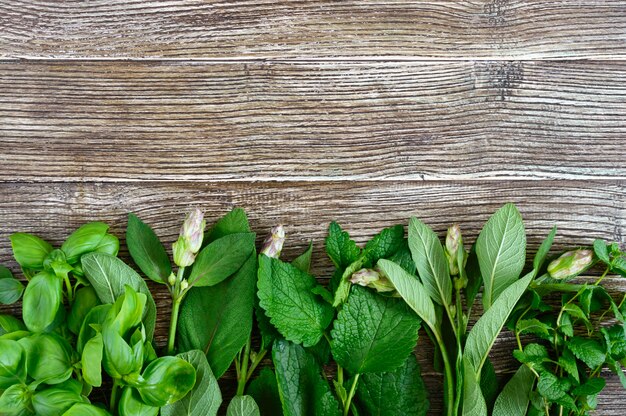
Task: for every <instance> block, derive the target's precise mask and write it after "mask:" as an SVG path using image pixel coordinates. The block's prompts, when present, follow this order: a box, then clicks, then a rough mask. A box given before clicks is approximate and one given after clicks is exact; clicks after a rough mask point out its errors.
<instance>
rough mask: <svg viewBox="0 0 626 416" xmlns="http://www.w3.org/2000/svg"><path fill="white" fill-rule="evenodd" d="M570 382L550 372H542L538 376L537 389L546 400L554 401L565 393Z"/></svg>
mask: <svg viewBox="0 0 626 416" xmlns="http://www.w3.org/2000/svg"><path fill="white" fill-rule="evenodd" d="M570 386H571V384H570V383H569V382H568V381H567V379H564V378H558V377H557V376H555V375H554V374H552V373H550V372H543V373H541V375H540V376H539V382H538V383H537V390H538V391H539V393H540V394H541V395H542V396H543V397H545V398H546V399H548V400H551V401H555V400H557V399H560V398H561V397H563V396H565V395H566V394H567V391H568V390H569V388H570Z"/></svg>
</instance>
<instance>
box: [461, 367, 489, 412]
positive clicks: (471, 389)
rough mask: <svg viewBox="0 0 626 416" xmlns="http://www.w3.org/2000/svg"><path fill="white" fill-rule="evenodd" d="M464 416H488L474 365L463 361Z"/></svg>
mask: <svg viewBox="0 0 626 416" xmlns="http://www.w3.org/2000/svg"><path fill="white" fill-rule="evenodd" d="M462 362H463V370H464V371H463V416H487V403H485V398H484V397H483V393H482V391H481V390H480V384H479V381H478V380H479V376H478V375H477V374H476V373H475V372H474V367H473V365H472V364H471V363H470V362H469V361H468V360H466V359H465V358H464V359H463V361H462Z"/></svg>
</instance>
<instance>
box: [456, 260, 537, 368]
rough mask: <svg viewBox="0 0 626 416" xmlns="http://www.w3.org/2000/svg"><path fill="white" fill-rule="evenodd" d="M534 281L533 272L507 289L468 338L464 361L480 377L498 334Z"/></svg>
mask: <svg viewBox="0 0 626 416" xmlns="http://www.w3.org/2000/svg"><path fill="white" fill-rule="evenodd" d="M532 279H533V274H532V272H531V273H529V274H527V275H526V277H524V278H522V279H520V280H518V281H516V282H515V283H513V284H512V285H510V286H509V287H507V288H506V289H505V290H504V291H503V292H502V294H501V295H500V296H499V297H498V299H497V300H496V301H495V303H494V304H493V305H492V307H491V308H489V310H487V312H485V313H484V314H483V316H481V317H480V319H479V320H478V322H476V324H475V325H474V327H473V328H472V330H471V331H470V333H469V335H468V336H467V340H466V342H465V350H464V353H463V359H464V360H466V361H467V362H468V363H469V364H471V366H472V370H473V372H474V373H476V374H477V375H478V376H480V371H481V369H482V366H483V364H484V363H485V360H486V359H487V356H488V355H489V351H490V350H491V347H492V346H493V344H494V342H495V341H496V338H497V337H498V334H499V333H500V331H501V330H502V327H503V326H504V324H505V323H506V320H507V319H508V317H509V315H510V314H511V312H512V311H513V308H514V307H515V305H516V304H517V301H518V300H519V299H520V298H521V297H522V295H523V294H524V292H525V291H526V288H527V287H528V285H529V283H530V281H531V280H532Z"/></svg>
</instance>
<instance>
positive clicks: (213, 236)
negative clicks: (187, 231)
mask: <svg viewBox="0 0 626 416" xmlns="http://www.w3.org/2000/svg"><path fill="white" fill-rule="evenodd" d="M249 232H250V224H249V223H248V216H247V215H246V211H244V210H243V209H242V208H233V209H232V210H231V211H230V212H228V213H227V214H226V215H224V216H223V217H222V218H220V219H219V220H218V221H217V222H216V223H215V225H213V227H211V229H210V230H209V231H207V232H206V233H204V240H203V244H202V245H203V246H204V245H206V244H209V243H211V242H213V241H215V240H217V239H218V238H222V237H224V236H226V235H229V234H238V233H249ZM205 243H206V244H205Z"/></svg>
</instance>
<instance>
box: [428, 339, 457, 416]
mask: <svg viewBox="0 0 626 416" xmlns="http://www.w3.org/2000/svg"><path fill="white" fill-rule="evenodd" d="M433 335H434V336H435V339H436V340H437V344H439V349H440V351H441V358H442V359H443V367H444V371H445V375H444V380H443V384H444V385H445V386H446V388H447V397H446V401H447V404H446V415H447V416H454V403H455V399H454V378H453V377H452V367H451V366H450V359H449V358H448V353H447V352H446V345H445V343H444V342H443V340H442V339H441V336H440V335H439V334H438V333H437V332H435V331H433Z"/></svg>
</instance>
